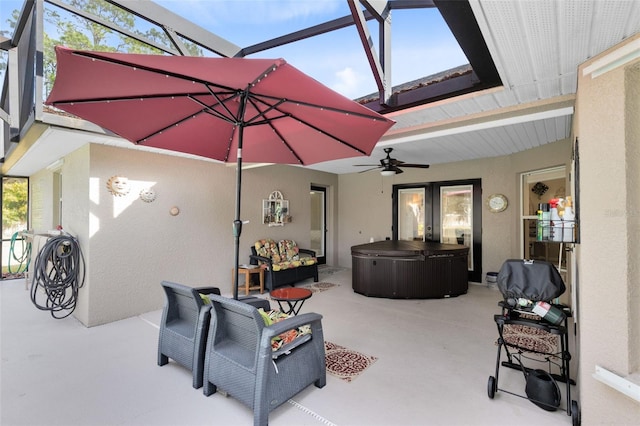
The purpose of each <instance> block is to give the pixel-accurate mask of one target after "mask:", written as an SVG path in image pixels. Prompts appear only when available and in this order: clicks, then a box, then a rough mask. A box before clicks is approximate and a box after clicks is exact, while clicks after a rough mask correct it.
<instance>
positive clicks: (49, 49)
mask: <svg viewBox="0 0 640 426" xmlns="http://www.w3.org/2000/svg"><path fill="white" fill-rule="evenodd" d="M68 3H69V5H71V6H73V7H75V8H77V9H79V10H83V11H86V12H89V13H91V14H93V15H95V16H98V17H100V18H102V19H104V20H106V21H109V22H111V23H113V24H116V25H117V26H119V27H121V28H123V29H125V30H127V31H130V32H132V33H135V34H138V35H141V36H144V37H146V38H147V39H149V40H152V41H154V42H157V43H160V44H163V45H165V46H170V45H171V42H170V40H169V37H167V35H166V34H165V32H164V31H162V29H161V28H159V27H153V26H152V27H151V28H149V29H147V30H146V31H141V30H140V29H138V28H136V17H135V16H134V15H132V14H131V13H129V12H127V11H126V10H123V9H120V8H119V7H118V6H115V5H113V4H110V3H107V2H105V1H103V0H72V1H69V2H68ZM45 20H46V21H47V22H48V23H49V24H51V25H52V27H51V28H52V31H47V30H46V27H45V32H46V34H45V37H44V68H45V69H44V80H45V93H49V91H50V90H51V87H52V86H53V81H54V78H55V51H54V47H55V46H56V45H62V46H66V47H69V48H72V49H83V50H98V51H102V52H126V53H150V54H162V51H160V50H159V49H157V48H155V47H153V46H150V45H148V44H146V43H143V42H140V41H138V40H136V39H133V38H131V37H129V36H127V35H125V34H121V33H119V32H117V31H114V30H112V29H110V28H107V27H104V26H103V25H100V24H98V23H95V22H93V21H90V20H88V19H86V18H84V17H82V16H79V15H75V14H71V13H68V12H64V11H63V12H61V11H58V9H56V8H54V7H47V8H45ZM150 25H151V24H150ZM184 43H185V45H186V46H187V49H188V51H189V54H190V55H192V56H202V49H200V48H199V47H198V46H197V45H196V44H194V43H190V42H187V41H184Z"/></svg>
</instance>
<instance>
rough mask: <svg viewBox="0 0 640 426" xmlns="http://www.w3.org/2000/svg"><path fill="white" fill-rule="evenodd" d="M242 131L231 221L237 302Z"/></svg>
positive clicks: (234, 296) (240, 227)
mask: <svg viewBox="0 0 640 426" xmlns="http://www.w3.org/2000/svg"><path fill="white" fill-rule="evenodd" d="M242 129H243V127H242V126H241V127H240V135H239V142H238V160H237V161H238V162H237V166H236V167H237V169H236V219H235V220H234V221H233V238H234V239H235V260H234V261H235V272H234V277H233V298H234V299H236V300H238V275H239V274H238V268H239V267H240V234H242V220H241V219H240V195H241V192H242V189H241V188H242Z"/></svg>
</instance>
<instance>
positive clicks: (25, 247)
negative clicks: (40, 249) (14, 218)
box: [7, 232, 31, 274]
mask: <svg viewBox="0 0 640 426" xmlns="http://www.w3.org/2000/svg"><path fill="white" fill-rule="evenodd" d="M18 236H20V232H14V234H13V235H12V236H11V245H10V246H9V262H7V271H8V272H9V273H10V274H13V273H16V274H17V273H20V272H24V271H26V270H28V269H29V263H31V243H30V242H28V241H26V239H25V238H24V237H23V238H20V239H18ZM16 241H20V242H21V244H22V247H21V253H22V255H21V256H20V257H18V256H16V250H15V247H16ZM12 259H13V260H15V261H16V262H18V269H17V270H16V271H13V270H11V260H12ZM23 266H24V267H23Z"/></svg>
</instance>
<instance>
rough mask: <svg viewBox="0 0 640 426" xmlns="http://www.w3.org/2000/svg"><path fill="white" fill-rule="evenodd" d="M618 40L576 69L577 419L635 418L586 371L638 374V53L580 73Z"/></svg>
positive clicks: (636, 406) (634, 409) (631, 408)
mask: <svg viewBox="0 0 640 426" xmlns="http://www.w3.org/2000/svg"><path fill="white" fill-rule="evenodd" d="M639 38H640V36H636V37H635V38H634V39H635V40H638V39H639ZM632 40H633V39H632ZM629 41H631V40H629ZM619 47H621V46H618V47H617V48H615V49H612V50H611V51H609V52H605V53H603V54H602V55H599V56H598V57H595V58H593V60H592V61H589V62H587V63H585V64H583V65H582V66H581V67H580V68H579V72H578V76H579V79H578V91H577V97H576V120H575V123H574V132H575V136H576V138H578V140H579V149H580V165H581V166H580V205H579V208H580V227H581V241H580V244H579V245H578V247H577V251H576V252H577V262H578V277H579V285H578V295H579V299H578V335H579V353H580V372H579V377H578V385H579V389H580V399H581V405H582V417H583V419H584V424H638V422H639V421H640V420H639V419H640V403H639V402H637V401H633V400H632V399H631V398H628V397H626V396H624V395H623V394H621V393H619V392H618V391H616V390H614V389H612V388H610V387H608V386H606V385H604V384H602V383H601V382H599V381H597V380H596V379H595V378H594V377H593V376H592V375H593V373H594V371H595V367H596V365H599V366H601V367H604V368H606V369H607V370H610V371H612V372H614V373H615V374H617V375H619V376H621V377H626V376H627V375H629V374H632V373H635V374H636V376H638V374H640V365H639V363H640V348H639V344H640V343H639V342H640V321H639V315H640V314H639V312H640V308H639V307H640V271H639V268H640V266H639V265H640V248H639V245H638V241H637V240H638V236H639V235H640V215H639V212H640V208H639V206H640V191H639V190H638V188H639V187H640V186H639V184H640V177H639V173H640V172H639V167H638V165H639V164H640V155H639V152H640V143H639V141H640V89H639V87H640V60H635V62H633V63H631V64H627V65H625V66H622V67H618V68H616V69H613V70H611V71H608V72H606V73H604V74H602V75H600V76H595V77H593V78H592V75H591V74H587V75H583V71H584V70H585V68H586V67H587V66H589V65H591V64H593V63H594V61H597V60H599V59H600V58H602V57H603V56H606V55H607V54H609V53H612V52H615V51H616V50H617V49H618V48H619ZM636 380H637V379H636ZM636 383H637V381H636Z"/></svg>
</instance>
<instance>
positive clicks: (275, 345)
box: [258, 308, 311, 351]
mask: <svg viewBox="0 0 640 426" xmlns="http://www.w3.org/2000/svg"><path fill="white" fill-rule="evenodd" d="M258 312H260V315H261V316H262V319H263V320H264V324H265V325H266V326H270V325H271V324H275V323H277V322H279V321H282V320H285V319H287V318H289V317H290V316H291V315H288V314H285V313H283V312H280V311H278V310H272V311H265V310H264V309H262V308H260V309H258ZM308 334H311V326H309V325H308V324H307V325H303V326H301V327H298V328H297V329H294V330H289V331H287V332H286V333H282V334H280V335H278V336H276V337H274V338H273V339H271V350H273V351H277V350H279V349H281V348H282V347H283V346H284V345H288V344H289V343H291V342H293V341H295V340H296V339H297V338H299V337H302V336H306V335H308Z"/></svg>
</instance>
